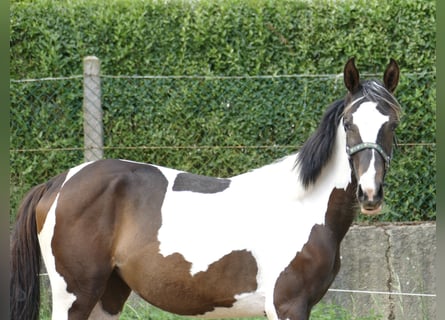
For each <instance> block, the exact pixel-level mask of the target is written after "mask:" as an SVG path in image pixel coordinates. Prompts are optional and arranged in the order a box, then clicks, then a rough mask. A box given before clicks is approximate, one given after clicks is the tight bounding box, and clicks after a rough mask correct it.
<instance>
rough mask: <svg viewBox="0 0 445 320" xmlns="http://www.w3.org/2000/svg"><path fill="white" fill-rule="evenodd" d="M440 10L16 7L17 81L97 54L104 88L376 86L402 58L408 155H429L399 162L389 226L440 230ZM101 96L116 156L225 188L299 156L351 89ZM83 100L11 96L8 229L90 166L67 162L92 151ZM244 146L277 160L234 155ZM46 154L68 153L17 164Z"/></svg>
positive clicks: (25, 88) (321, 5)
mask: <svg viewBox="0 0 445 320" xmlns="http://www.w3.org/2000/svg"><path fill="white" fill-rule="evenodd" d="M435 10H436V7H435V1H431V0H429V1H422V0H419V1H412V0H396V1H390V2H388V1H375V0H371V1H355V0H344V1H328V0H324V1H321V0H319V1H316V0H314V1H305V0H303V1H295V0H289V1H286V0H284V1H271V0H251V1H242V0H219V1H179V0H178V1H130V0H127V1H124V0H114V1H105V2H104V1H99V0H94V1H80V0H76V1H49V0H39V1H13V2H12V3H11V10H10V12H11V47H10V53H11V64H10V68H11V69H10V73H11V78H12V79H23V78H41V77H50V76H54V77H58V76H70V75H78V74H81V73H82V59H83V57H85V56H87V55H96V56H98V57H99V58H100V59H101V67H102V74H104V75H133V74H139V75H148V74H149V75H207V76H215V75H224V76H234V75H236V76H239V75H250V76H255V75H274V74H315V75H317V74H337V73H339V72H341V70H342V69H343V65H344V63H345V61H346V60H347V58H348V57H350V56H356V58H357V65H358V67H359V69H360V70H361V72H362V73H363V74H378V75H379V78H380V77H381V73H382V71H383V69H384V66H385V65H386V64H387V63H388V60H389V57H393V58H395V59H397V61H398V62H399V64H400V66H401V69H402V78H401V82H400V86H399V88H398V91H397V94H396V95H397V97H398V98H399V101H400V103H401V104H402V107H403V109H404V116H403V120H402V124H401V126H400V128H399V129H398V136H399V142H400V143H405V144H406V143H416V144H419V143H426V144H427V145H425V146H422V145H421V146H419V145H416V146H407V145H403V146H401V147H400V148H399V149H398V150H397V152H396V155H395V160H394V162H393V165H392V168H391V170H390V174H389V176H388V187H387V190H388V193H387V202H388V207H389V210H388V212H387V213H386V214H385V215H383V216H381V217H380V218H379V219H383V220H393V221H394V220H395V221H404V220H432V219H433V220H434V219H435V176H436V171H435V145H434V142H435V121H436V118H435V110H436V105H435V94H436V93H435V90H436V89H435V83H436V80H435V34H436V29H435ZM102 85H103V88H102V90H103V106H104V112H105V131H106V132H105V144H106V146H107V147H108V148H107V150H106V156H107V157H121V158H130V159H133V160H139V161H149V162H155V163H159V164H162V165H166V166H172V167H179V168H183V169H185V170H192V171H194V172H197V173H202V174H209V175H218V176H228V175H233V174H237V173H240V172H243V171H246V170H248V169H251V168H253V167H257V166H260V165H263V164H265V163H268V162H270V161H272V160H273V159H275V158H277V157H280V156H282V155H284V154H287V153H289V152H293V151H294V150H295V149H296V148H297V147H298V146H299V145H301V143H302V142H303V141H304V140H305V139H307V137H308V135H309V134H310V132H311V131H312V130H313V129H314V128H315V126H316V125H317V123H318V120H319V117H320V115H321V114H322V112H323V110H324V109H325V108H326V107H327V105H328V104H329V103H330V102H332V101H334V100H335V99H337V98H339V97H341V95H342V94H344V89H343V84H342V79H341V78H339V80H338V81H335V80H333V79H324V78H323V77H321V78H320V77H315V78H311V77H307V78H301V79H300V78H279V79H249V80H248V81H247V80H245V79H244V80H242V79H240V80H235V79H229V80H225V79H221V80H218V81H217V80H203V79H144V80H135V79H130V80H128V79H114V78H111V77H104V78H103V79H102ZM81 87H82V84H81V79H74V80H67V81H47V82H27V83H16V82H12V83H11V149H12V151H11V154H10V157H11V207H12V215H11V216H13V215H14V213H13V212H14V211H15V209H16V206H17V202H18V200H19V199H20V198H21V196H23V193H24V192H25V191H26V190H27V189H28V188H29V187H30V186H31V185H33V184H36V183H39V182H42V181H45V180H46V179H48V178H49V177H50V176H51V175H53V174H56V173H58V172H60V171H61V170H64V169H66V168H68V167H70V166H72V165H75V164H77V163H79V162H80V161H82V152H81V151H79V150H70V148H73V147H74V148H81V147H82V127H81V126H82V119H81V108H82V91H81V90H82V88H81ZM228 105H229V107H228ZM431 144H433V145H431ZM195 145H196V146H198V147H199V146H202V148H188V149H187V148H185V149H182V148H175V146H195ZM237 145H240V146H274V145H275V146H276V147H275V148H251V147H248V148H236V149H233V148H226V146H237ZM119 146H125V147H127V146H130V147H141V146H157V147H161V148H159V149H141V148H136V149H134V150H133V149H126V148H121V149H119V148H116V147H119ZM205 146H219V147H218V148H206V147H205ZM289 146H295V147H289ZM162 147H163V148H162ZM37 148H49V149H54V148H64V150H62V151H58V150H55V151H45V152H41V151H35V152H24V151H17V150H22V149H37ZM66 149H68V150H66Z"/></svg>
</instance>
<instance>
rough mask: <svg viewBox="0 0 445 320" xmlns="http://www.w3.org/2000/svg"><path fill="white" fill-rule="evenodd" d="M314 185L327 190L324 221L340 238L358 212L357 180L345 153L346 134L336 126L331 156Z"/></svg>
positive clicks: (339, 239) (340, 238) (339, 240)
mask: <svg viewBox="0 0 445 320" xmlns="http://www.w3.org/2000/svg"><path fill="white" fill-rule="evenodd" d="M313 188H326V190H327V192H330V196H329V201H328V208H327V211H326V216H325V224H326V226H327V227H329V228H330V229H331V230H332V231H333V232H334V234H335V235H336V238H337V241H338V243H340V242H341V240H342V239H343V237H344V236H345V234H346V232H347V231H348V229H349V227H350V226H351V224H352V222H353V220H354V217H355V214H356V212H357V209H356V205H357V197H356V190H357V180H356V178H355V175H354V174H353V173H352V172H351V167H350V164H349V158H348V155H347V154H346V134H345V132H344V130H343V129H342V128H341V127H339V129H338V130H337V134H336V140H335V147H334V150H333V153H332V156H331V158H330V160H329V161H328V163H327V164H326V166H325V167H324V169H323V171H322V174H321V176H320V178H319V179H318V181H317V182H316V183H315V185H314V186H313Z"/></svg>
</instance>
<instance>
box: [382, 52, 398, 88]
mask: <svg viewBox="0 0 445 320" xmlns="http://www.w3.org/2000/svg"><path fill="white" fill-rule="evenodd" d="M399 73H400V70H399V65H398V64H397V62H396V60H394V59H393V58H391V59H390V61H389V64H388V65H387V66H386V70H385V74H384V75H383V83H384V84H385V88H386V89H388V90H389V91H390V92H394V90H396V87H397V84H398V83H399Z"/></svg>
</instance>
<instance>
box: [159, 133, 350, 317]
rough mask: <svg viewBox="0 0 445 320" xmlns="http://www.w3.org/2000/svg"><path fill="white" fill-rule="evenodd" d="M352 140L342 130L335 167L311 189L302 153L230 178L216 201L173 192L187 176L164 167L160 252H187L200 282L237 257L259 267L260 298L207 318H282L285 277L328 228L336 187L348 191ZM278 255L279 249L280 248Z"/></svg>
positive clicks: (247, 298) (243, 299)
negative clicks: (279, 284)
mask: <svg viewBox="0 0 445 320" xmlns="http://www.w3.org/2000/svg"><path fill="white" fill-rule="evenodd" d="M345 140H346V136H345V133H344V131H343V130H337V137H336V146H335V149H334V153H333V155H332V160H331V161H330V162H329V163H328V164H327V166H326V167H325V168H324V169H323V172H322V175H321V176H320V178H319V179H318V181H317V182H316V185H314V186H312V187H311V188H309V189H308V190H305V189H304V188H303V186H302V184H301V182H300V181H299V178H298V168H295V167H294V164H295V160H296V156H297V155H296V154H294V155H290V156H287V157H285V158H283V159H282V160H280V161H277V162H275V163H272V164H270V165H266V166H264V167H261V168H259V169H256V170H253V171H251V172H247V173H244V174H241V175H238V176H235V177H232V178H231V184H230V187H229V188H227V189H226V190H224V191H222V192H219V193H214V194H202V193H197V192H189V191H180V192H176V191H172V186H173V183H174V181H175V177H176V176H177V174H178V173H180V171H176V170H173V169H168V168H163V167H158V168H159V169H160V170H161V171H162V173H163V174H164V175H165V176H166V178H167V179H168V181H169V186H168V190H167V193H166V195H165V199H164V203H163V206H162V226H161V228H160V230H159V233H158V239H159V241H160V253H161V254H162V255H163V256H165V257H166V256H168V255H171V254H173V253H180V254H181V255H182V256H183V257H184V259H186V260H187V261H189V262H190V263H191V264H192V266H191V270H190V273H191V275H195V274H196V273H198V272H200V271H206V270H207V269H208V267H209V265H210V264H212V263H214V262H216V261H218V260H220V259H221V258H222V257H224V256H225V255H227V254H229V253H231V252H232V251H234V250H247V251H249V252H251V253H252V255H253V256H254V257H255V259H256V262H257V265H258V274H257V283H258V288H257V290H256V291H255V292H250V293H245V294H242V295H237V296H235V299H237V302H236V303H235V306H234V307H232V308H231V309H226V308H217V309H216V310H215V311H213V312H210V313H208V314H206V315H205V316H214V315H217V316H218V317H219V316H220V315H224V316H229V317H239V316H244V315H245V314H249V315H252V316H254V315H258V316H262V315H263V314H264V311H266V313H267V315H268V317H269V318H270V319H277V315H276V311H275V307H274V305H273V291H274V287H275V282H276V280H277V278H278V276H279V275H280V273H281V272H282V271H283V270H284V269H285V268H286V267H287V266H288V265H289V263H290V261H291V260H292V259H293V258H294V257H295V255H296V254H297V252H298V251H300V250H301V248H302V247H303V245H304V244H305V243H306V242H307V241H308V238H309V234H310V232H311V230H312V227H313V226H314V225H316V224H320V225H322V224H324V219H325V213H326V209H327V204H328V200H329V196H330V194H331V192H332V191H333V189H334V188H339V189H340V188H341V189H346V187H347V185H348V184H349V182H350V177H351V176H350V168H349V162H348V158H347V155H346V152H345V148H346V143H345ZM277 248H279V250H278V249H277Z"/></svg>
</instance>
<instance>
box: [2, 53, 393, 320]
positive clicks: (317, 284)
mask: <svg viewBox="0 0 445 320" xmlns="http://www.w3.org/2000/svg"><path fill="white" fill-rule="evenodd" d="M399 73H400V71H399V66H398V64H397V62H396V61H395V60H394V59H392V58H391V59H390V62H389V64H388V65H387V66H386V70H385V72H384V74H383V82H382V81H380V80H361V79H360V76H359V71H358V70H357V67H356V66H355V60H354V58H350V59H349V60H348V61H347V62H346V64H345V65H344V69H343V80H344V84H345V87H346V89H347V90H345V91H346V94H345V96H344V97H343V98H342V99H339V100H337V101H335V102H333V103H331V104H330V106H329V107H328V108H327V110H326V111H325V113H324V114H323V116H322V118H321V121H320V123H319V125H318V127H317V128H316V129H315V130H314V132H313V134H312V135H311V136H310V137H309V138H308V139H307V140H306V141H305V142H304V143H303V145H302V147H301V148H300V150H299V151H296V152H294V153H292V154H290V155H287V156H285V157H283V158H281V159H278V160H276V161H275V162H273V163H270V164H268V165H265V166H263V167H259V168H256V169H252V170H250V171H248V172H245V173H242V174H240V175H236V176H233V177H230V178H221V177H209V176H202V175H198V174H194V173H190V172H185V171H180V170H176V169H172V168H167V167H163V166H159V165H154V164H147V163H140V162H135V161H130V160H124V159H102V160H98V161H93V162H87V163H82V164H80V165H78V166H76V167H73V168H71V169H69V170H67V171H66V172H64V173H61V174H59V175H57V176H55V177H53V178H51V179H50V180H49V181H47V182H45V183H42V184H40V185H37V186H35V187H34V188H32V189H31V190H30V191H29V192H28V194H27V195H26V196H25V197H24V199H23V201H22V203H21V205H20V208H19V210H18V214H17V220H16V223H15V228H14V231H13V235H12V239H11V278H10V308H11V319H14V320H17V319H26V320H30V319H37V318H38V314H39V298H40V293H39V271H40V263H41V259H42V258H43V261H44V264H45V266H46V270H47V272H48V275H49V279H50V285H51V292H52V319H53V320H63V319H69V320H80V319H118V318H119V315H120V313H121V311H122V309H123V306H124V304H125V301H126V300H127V298H128V297H129V295H130V293H131V292H132V291H133V292H134V293H136V294H137V295H139V296H140V297H142V298H143V299H144V300H146V301H147V302H148V303H150V304H151V305H154V306H156V307H158V308H160V309H162V310H165V311H167V312H170V313H175V314H178V315H184V316H191V317H202V318H232V317H251V316H262V317H263V316H266V317H267V318H268V319H269V320H278V319H280V320H285V319H289V320H306V319H309V316H310V312H311V309H312V307H313V306H314V305H315V304H317V303H318V302H319V301H320V299H321V298H322V297H323V296H324V294H325V293H326V291H327V290H328V288H329V287H330V285H331V284H332V282H333V280H334V278H335V277H336V275H337V273H338V271H339V268H340V243H341V241H342V239H343V238H344V236H345V234H346V232H347V231H348V229H349V227H350V226H351V224H352V223H353V220H354V219H355V217H356V216H357V214H358V213H359V211H361V212H362V213H363V214H366V215H376V214H379V213H380V212H381V209H382V205H383V200H384V194H383V186H384V179H385V175H386V173H387V171H388V168H389V164H390V161H391V159H392V150H393V147H394V146H395V142H394V139H395V129H396V127H397V125H398V123H399V121H400V115H401V107H400V105H399V103H398V101H397V100H396V98H395V96H394V90H395V89H396V87H397V85H398V81H399Z"/></svg>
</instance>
